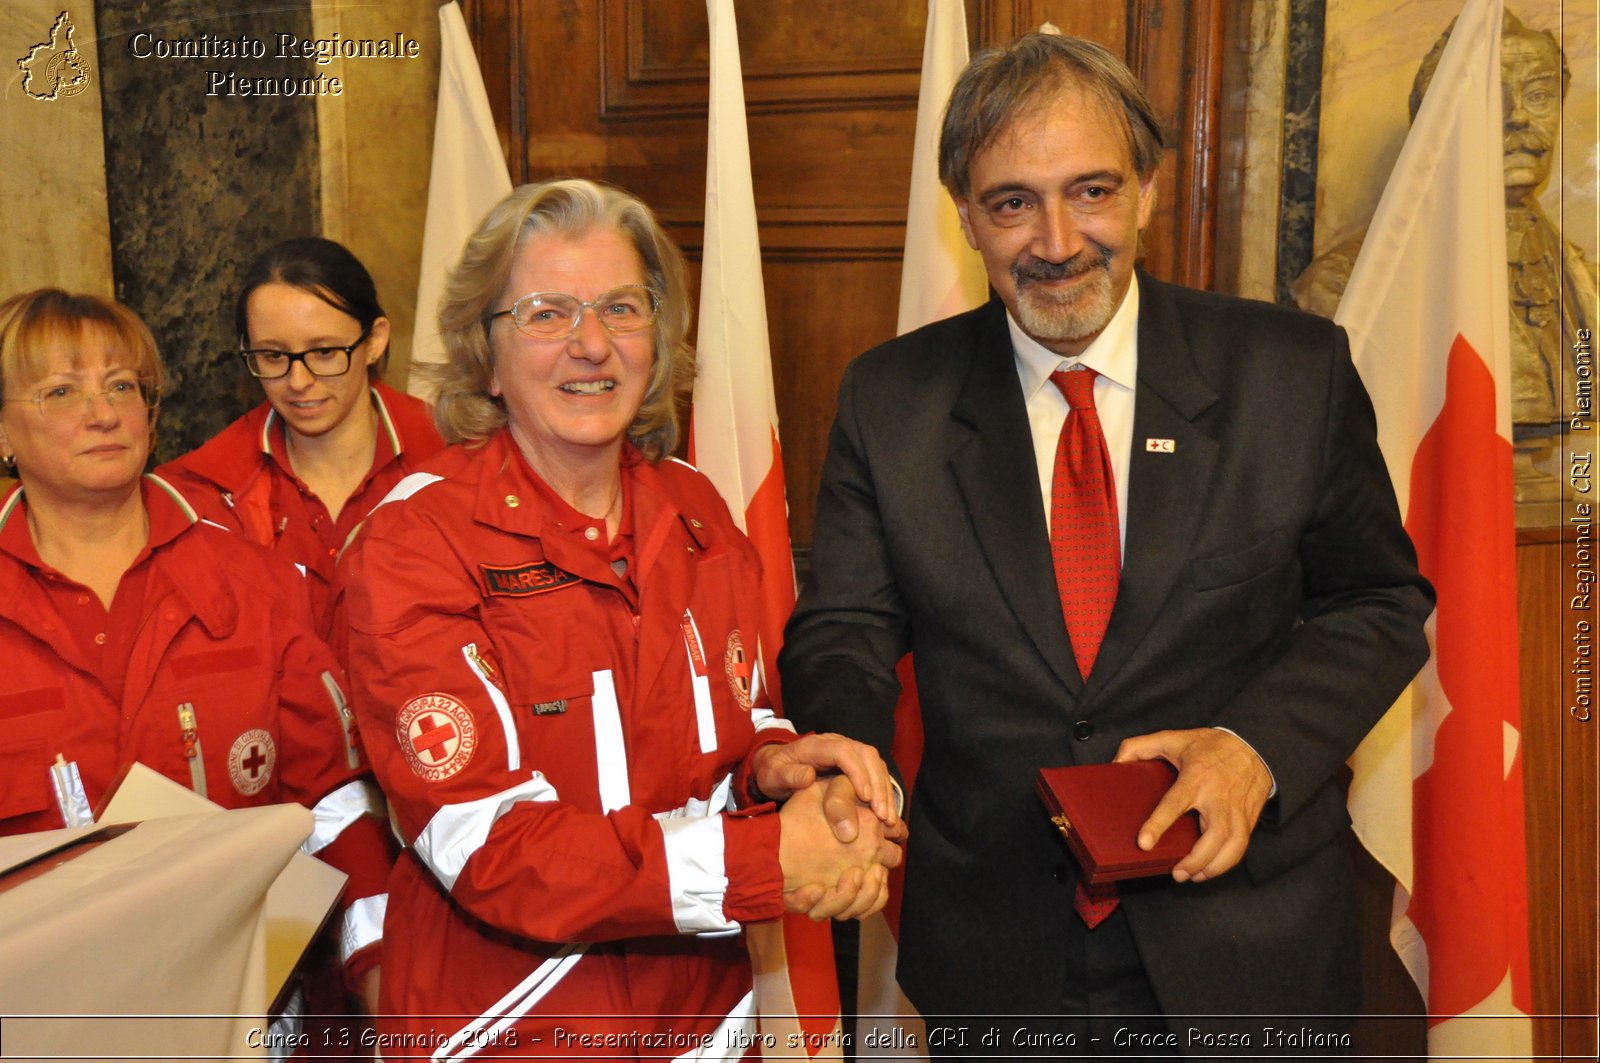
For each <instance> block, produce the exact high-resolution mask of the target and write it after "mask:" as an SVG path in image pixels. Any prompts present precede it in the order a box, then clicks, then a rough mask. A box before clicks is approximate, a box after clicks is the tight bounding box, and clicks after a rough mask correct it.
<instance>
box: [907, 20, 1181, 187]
mask: <svg viewBox="0 0 1600 1063" xmlns="http://www.w3.org/2000/svg"><path fill="white" fill-rule="evenodd" d="M1065 85H1072V86H1075V87H1077V88H1081V89H1083V90H1084V91H1086V92H1088V93H1089V94H1090V95H1091V96H1094V97H1095V98H1097V99H1099V100H1100V101H1101V102H1102V103H1104V104H1105V105H1106V108H1107V110H1108V111H1109V112H1110V113H1111V114H1113V115H1116V116H1118V117H1120V118H1121V120H1122V127H1123V132H1124V133H1125V135H1126V136H1127V138H1128V150H1129V152H1130V154H1131V155H1132V156H1133V168H1134V170H1135V171H1136V172H1137V173H1138V175H1139V177H1140V179H1141V180H1143V179H1146V178H1148V177H1149V176H1150V175H1151V174H1152V173H1154V172H1155V168H1156V165H1157V164H1158V163H1160V161H1161V152H1162V150H1163V149H1164V148H1165V147H1166V139H1165V137H1164V136H1163V135H1162V132H1161V123H1160V121H1159V120H1158V119H1157V118H1156V113H1155V108H1153V107H1152V106H1151V105H1150V100H1149V97H1147V96H1146V95H1145V91H1144V86H1142V85H1140V84H1139V79H1138V78H1136V77H1134V76H1133V71H1131V70H1129V69H1128V67H1127V65H1126V64H1125V63H1123V62H1122V60H1120V59H1118V58H1117V57H1116V56H1115V55H1113V54H1111V52H1109V51H1108V50H1106V49H1105V48H1104V47H1102V46H1100V45H1098V44H1096V43H1094V42H1093V41H1088V40H1084V39H1083V38H1081V37H1064V36H1061V35H1060V34H1054V33H1028V34H1024V35H1023V36H1021V37H1018V38H1017V39H1016V40H1014V41H1012V42H1011V43H1010V44H1008V45H1005V46H1004V47H1001V48H991V49H988V50H986V51H983V52H979V53H978V54H977V55H976V56H974V57H973V59H972V62H970V63H968V64H967V68H966V69H965V70H963V71H962V72H961V77H960V78H959V79H957V81H956V86H955V88H954V89H953V90H951V93H950V102H949V104H948V105H947V106H946V107H945V112H944V126H943V128H942V130H941V131H940V136H939V180H940V181H941V182H943V184H944V186H945V188H947V189H949V190H950V193H951V194H952V195H956V196H965V195H966V194H967V193H968V191H969V185H970V182H971V172H972V160H973V159H974V158H975V157H976V156H977V154H978V153H979V152H980V151H982V150H983V149H984V148H986V147H988V146H989V145H990V144H991V143H993V142H994V139H995V137H997V136H999V135H1000V132H1001V131H1002V130H1003V129H1005V127H1006V126H1007V125H1008V124H1009V123H1010V122H1011V119H1013V118H1014V117H1016V115H1017V113H1018V112H1019V111H1021V110H1022V109H1023V108H1024V107H1026V106H1027V105H1028V104H1029V103H1031V102H1032V101H1033V100H1034V99H1036V98H1037V97H1039V96H1040V95H1041V94H1043V93H1046V92H1054V91H1057V90H1059V89H1060V88H1062V87H1063V86H1065Z"/></svg>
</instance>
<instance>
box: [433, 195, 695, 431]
mask: <svg viewBox="0 0 1600 1063" xmlns="http://www.w3.org/2000/svg"><path fill="white" fill-rule="evenodd" d="M595 228H614V229H616V230H617V232H619V233H621V234H622V235H623V236H624V237H626V238H627V239H628V240H629V241H630V242H631V243H632V244H633V246H634V249H635V250H636V251H638V252H639V258H640V260H641V261H642V262H643V263H644V268H645V276H646V281H645V282H646V284H647V285H648V286H649V287H650V288H651V289H652V290H654V291H655V292H656V294H657V295H658V296H659V297H660V301H661V302H660V309H659V311H658V313H657V315H656V323H655V326H654V332H655V357H654V361H653V362H652V364H651V369H650V382H649V385H648V387H647V388H646V390H645V396H644V402H643V403H642V404H641V405H640V407H639V412H638V414H637V415H636V416H635V417H634V419H633V423H632V424H631V425H629V426H628V439H629V440H630V441H631V442H633V444H634V445H635V446H637V447H638V448H639V450H640V451H641V452H642V453H643V454H644V456H645V457H646V458H647V459H649V460H650V461H660V460H661V459H662V458H664V457H666V456H667V455H668V454H670V453H672V450H673V448H674V447H676V446H677V445H678V417H679V407H680V405H681V404H682V403H683V402H684V401H685V400H686V399H687V397H688V393H689V390H690V388H692V387H693V385H694V369H695V366H694V348H692V347H691V346H690V345H689V342H688V338H687V337H688V333H689V282H688V269H687V267H686V266H685V264H684V259H683V252H681V251H679V250H678V248H677V245H675V244H674V243H673V242H672V240H671V239H670V238H669V237H668V236H667V234H666V233H665V232H664V231H663V230H662V228H661V225H660V223H659V222H657V221H656V218H655V215H654V214H652V213H651V212H650V208H649V207H647V206H645V205H644V203H642V202H641V201H640V200H639V199H637V198H636V197H634V196H633V195H630V194H629V193H627V192H624V191H623V190H622V189H620V188H616V187H614V186H612V185H607V184H601V183H599V182H595V181H587V180H582V179H579V178H562V179H559V180H554V181H544V182H540V183H538V184H528V185H523V186H521V187H520V188H515V189H513V190H512V191H511V194H510V195H508V196H506V197H505V198H504V199H502V200H501V201H500V202H499V203H497V204H495V206H494V207H493V208H492V209H490V211H489V213H488V214H486V215H485V216H484V219H483V221H482V222H481V223H479V225H478V230H477V232H475V233H473V235H472V238H471V239H470V240H468V241H467V246H466V250H465V251H463V252H462V255H461V261H460V263H459V264H458V265H457V266H456V268H455V269H454V270H453V271H452V272H451V274H450V280H449V283H448V284H447V285H446V287H445V295H444V299H443V300H442V301H441V302H440V304H439V335H440V337H441V339H443V341H444V347H445V351H446V353H447V354H448V355H449V363H448V364H447V365H445V366H443V367H441V368H440V369H439V370H438V371H437V379H438V380H439V393H438V397H437V398H436V399H435V400H434V420H435V421H436V422H437V423H438V425H439V431H440V433H441V434H442V435H443V436H444V437H445V439H446V441H448V442H451V443H459V442H482V441H483V440H486V439H488V438H489V437H490V436H491V435H493V434H494V433H495V432H497V431H499V430H500V429H501V428H502V427H504V426H505V425H506V423H507V420H508V418H507V414H506V408H505V401H504V400H503V399H501V398H499V397H498V396H495V395H491V394H490V393H489V386H490V383H491V381H492V380H493V379H494V352H493V350H492V348H491V347H490V344H489V327H488V325H489V315H490V314H492V313H494V312H495V311H496V310H497V309H499V308H498V307H496V306H495V305H494V303H495V300H497V299H499V298H500V294H501V292H503V291H504V290H505V286H506V284H507V283H508V281H509V280H510V277H511V268H512V264H513V263H514V262H515V260H516V255H517V252H518V250H519V249H521V248H522V247H523V246H525V245H526V244H527V243H528V241H529V240H532V239H534V238H536V237H539V236H545V235H548V234H551V233H561V234H564V235H578V234H582V233H586V232H589V231H590V230H592V229H595Z"/></svg>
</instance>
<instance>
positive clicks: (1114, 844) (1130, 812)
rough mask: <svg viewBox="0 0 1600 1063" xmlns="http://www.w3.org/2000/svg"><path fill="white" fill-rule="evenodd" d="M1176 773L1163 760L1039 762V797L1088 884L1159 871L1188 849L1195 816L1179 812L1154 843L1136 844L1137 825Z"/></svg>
mask: <svg viewBox="0 0 1600 1063" xmlns="http://www.w3.org/2000/svg"><path fill="white" fill-rule="evenodd" d="M1177 777H1178V772H1177V770H1176V769H1175V768H1173V767H1172V765H1170V764H1168V763H1167V762H1166V761H1164V760H1135V761H1128V762H1127V763H1123V764H1079V765H1074V766H1071V767H1064V768H1041V769H1040V770H1039V779H1038V782H1037V783H1036V788H1037V790H1038V793H1039V800H1040V801H1042V802H1044V807H1045V809H1046V810H1047V811H1048V812H1049V813H1050V819H1051V822H1053V823H1054V824H1055V825H1056V826H1057V827H1058V828H1060V830H1061V835H1062V837H1064V838H1065V839H1066V840H1067V848H1069V849H1071V850H1072V856H1073V858H1074V859H1075V860H1077V861H1078V866H1079V867H1080V868H1082V869H1083V875H1084V879H1085V881H1087V882H1088V883H1089V884H1090V885H1095V886H1097V885H1100V884H1101V883H1103V882H1118V881H1121V880H1122V879H1129V878H1144V877H1147V876H1150V875H1164V874H1166V873H1168V872H1170V871H1171V870H1172V869H1173V867H1175V866H1176V865H1177V863H1178V861H1180V860H1182V859H1183V858H1184V857H1185V856H1187V855H1189V850H1190V849H1193V848H1194V843H1195V842H1196V841H1197V840H1199V837H1200V818H1199V816H1197V815H1196V814H1195V813H1194V812H1192V811H1191V812H1185V813H1184V814H1183V815H1182V816H1180V817H1179V818H1178V820H1177V822H1175V823H1174V824H1173V825H1172V826H1171V827H1169V828H1168V829H1167V832H1166V833H1165V834H1163V835H1162V836H1161V838H1160V840H1159V841H1157V842H1156V847H1155V848H1154V849H1152V850H1150V851H1149V852H1145V851H1144V850H1143V849H1140V848H1139V828H1140V827H1141V826H1142V825H1143V824H1144V821H1145V820H1146V819H1148V818H1149V816H1150V813H1151V812H1153V811H1155V807H1156V805H1157V804H1158V803H1159V802H1160V801H1161V798H1162V796H1163V795H1165V794H1166V792H1167V790H1168V788H1170V787H1171V786H1172V783H1173V781H1174V780H1175V779H1177Z"/></svg>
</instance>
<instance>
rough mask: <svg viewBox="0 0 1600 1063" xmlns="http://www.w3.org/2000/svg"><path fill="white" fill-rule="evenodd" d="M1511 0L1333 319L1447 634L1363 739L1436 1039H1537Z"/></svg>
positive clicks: (1441, 107) (1459, 53)
mask: <svg viewBox="0 0 1600 1063" xmlns="http://www.w3.org/2000/svg"><path fill="white" fill-rule="evenodd" d="M1502 17H1503V6H1502V3H1501V0H1467V2H1466V4H1465V6H1464V7H1463V9H1462V13H1461V16H1460V17H1459V18H1458V19H1457V21H1456V24H1455V28H1454V29H1453V30H1452V31H1451V34H1450V40H1449V43H1448V45H1447V46H1446V47H1445V49H1444V53H1443V55H1442V56H1441V57H1440V60H1439V66H1438V70H1437V72H1436V73H1435V74H1434V76H1433V80H1432V82H1431V83H1430V84H1429V87H1428V91H1427V94H1426V96H1424V98H1423V100H1422V106H1421V108H1420V109H1419V110H1418V112H1417V117H1416V121H1415V123H1414V124H1413V125H1412V128H1411V131H1410V133H1409V134H1408V135H1407V137H1406V142H1405V145H1404V147H1403V148H1402V149H1401V152H1400V157H1399V159H1398V160H1397V161H1396V162H1395V166H1394V171H1393V172H1392V173H1391V174H1390V177H1389V183H1388V185H1387V187H1386V188H1385V189H1384V193H1383V198H1382V199H1381V200H1380V201H1379V204H1378V210H1377V214H1376V215H1375V216H1374V217H1373V221H1372V226H1371V229H1370V230H1369V232H1368V235H1367V238H1366V241H1365V243H1364V244H1363V246H1362V249H1361V253H1360V255H1359V256H1358V257H1357V259H1356V263H1355V267H1354V269H1353V271H1352V272H1351V275H1350V282H1349V285H1348V286H1347V287H1346V289H1345V293H1344V297H1343V299H1342V301H1341V302H1340V304H1339V310H1338V313H1337V314H1336V315H1335V318H1334V319H1335V320H1336V321H1338V322H1339V323H1340V324H1342V325H1343V326H1344V327H1345V328H1346V329H1347V330H1348V331H1349V333H1350V343H1351V350H1352V353H1353V355H1354V357H1355V361H1356V367H1357V369H1358V370H1360V372H1361V376H1362V379H1363V380H1364V381H1365V383H1366V386H1367V391H1368V392H1369V393H1370V394H1371V395H1372V397H1373V404H1374V406H1375V407H1376V411H1377V417H1378V441H1379V444H1380V445H1381V447H1382V448H1383V454H1384V458H1385V460H1386V461H1387V463H1388V466H1389V473H1390V476H1391V478H1392V479H1393V481H1394V487H1395V492H1396V494H1397V496H1398V497H1399V500H1400V509H1401V512H1402V514H1403V515H1404V517H1405V523H1406V530H1407V531H1408V532H1409V533H1410V535H1411V538H1412V540H1413V542H1415V543H1416V546H1417V554H1418V559H1419V563H1420V565H1421V568H1422V573H1423V575H1425V576H1427V577H1428V579H1429V580H1431V581H1432V582H1433V585H1434V588H1435V590H1436V591H1437V592H1438V605H1437V607H1436V609H1435V611H1434V614H1433V616H1432V617H1431V618H1430V619H1429V620H1428V628H1427V630H1428V638H1429V643H1430V645H1431V646H1432V649H1433V654H1432V656H1431V657H1430V659H1429V661H1428V664H1427V665H1426V666H1425V667H1424V669H1423V671H1422V673H1421V675H1419V676H1418V677H1417V679H1416V680H1415V681H1414V682H1413V683H1412V684H1411V686H1410V687H1409V688H1408V689H1407V691H1406V693H1405V694H1404V695H1402V697H1401V700H1400V701H1399V702H1398V703H1397V704H1396V705H1395V707H1394V708H1393V709H1391V710H1390V712H1389V714H1388V715H1387V716H1385V717H1384V718H1383V720H1382V721H1381V722H1380V723H1379V724H1378V726H1377V727H1376V728H1374V730H1373V732H1372V734H1371V735H1369V736H1368V738H1367V740H1366V741H1365V742H1363V743H1362V745H1361V747H1360V748H1359V749H1358V750H1357V751H1356V755H1355V757H1354V758H1352V766H1353V767H1354V769H1355V776H1354V780H1353V782H1352V784H1351V791H1350V811H1351V817H1352V818H1353V819H1354V821H1355V825H1356V832H1357V834H1358V835H1359V836H1360V838H1361V840H1362V842H1363V843H1364V844H1365V845H1366V846H1367V848H1368V849H1369V850H1371V852H1372V853H1373V855H1374V856H1375V857H1376V858H1377V859H1378V860H1379V861H1380V862H1381V863H1382V864H1383V865H1384V866H1385V867H1387V868H1388V869H1389V870H1390V872H1391V873H1393V874H1394V876H1395V878H1396V880H1397V881H1398V883H1399V885H1398V887H1397V890H1396V897H1395V904H1394V914H1393V922H1392V926H1391V930H1390V939H1391V940H1392V941H1393V943H1394V945H1395V949H1396V951H1397V952H1398V953H1399V954H1400V958H1401V959H1402V960H1403V961H1404V962H1405V965H1406V967H1407V968H1408V969H1409V970H1410V972H1411V974H1412V977H1413V978H1415V980H1416V982H1417V985H1418V987H1419V988H1420V989H1421V991H1422V994H1423V996H1424V998H1425V999H1426V1001H1427V1008H1428V1046H1429V1052H1430V1054H1431V1055H1433V1056H1434V1057H1436V1058H1438V1057H1465V1056H1471V1057H1477V1058H1483V1057H1489V1056H1492V1057H1495V1058H1515V1059H1527V1058H1529V1057H1530V1055H1531V1051H1532V1023H1531V1021H1530V1020H1529V1019H1528V1017H1527V1016H1528V1014H1529V1013H1530V1012H1531V1011H1532V995H1531V989H1530V980H1529V960H1528V912H1527V871H1526V852H1525V841H1526V839H1525V828H1524V820H1523V792H1522V749H1521V737H1522V736H1521V727H1520V723H1521V700H1520V693H1519V689H1518V671H1517V666H1518V662H1517V609H1516V605H1517V603H1516V527H1515V513H1514V503H1513V490H1512V469H1511V457H1512V445H1511V438H1512V437H1511V399H1510V381H1511V343H1510V336H1509V332H1510V325H1509V320H1508V314H1509V310H1508V299H1507V293H1506V266H1505V262H1506V241H1505V183H1504V176H1503V174H1504V162H1503V153H1504V144H1503V137H1504V135H1503V126H1502V116H1501V97H1500V92H1501V88H1500V35H1501V24H1502Z"/></svg>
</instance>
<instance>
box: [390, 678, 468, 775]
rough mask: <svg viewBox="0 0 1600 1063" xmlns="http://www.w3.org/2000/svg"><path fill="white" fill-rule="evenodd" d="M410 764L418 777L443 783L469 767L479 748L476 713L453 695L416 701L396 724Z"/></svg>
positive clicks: (425, 697)
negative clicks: (474, 752) (474, 717)
mask: <svg viewBox="0 0 1600 1063" xmlns="http://www.w3.org/2000/svg"><path fill="white" fill-rule="evenodd" d="M394 733H395V737H396V738H398V739H399V740H400V751H401V752H402V753H404V754H405V757H406V763H407V764H409V765H411V770H412V771H413V772H415V773H416V774H417V775H418V777H420V778H422V779H424V780H426V781H428V782H443V781H444V780H445V779H448V778H450V777H451V776H453V775H455V774H456V773H457V772H459V771H460V770H461V769H462V768H465V767H466V766H467V762H468V761H470V760H471V759H472V751H473V750H475V749H477V748H478V730H477V727H476V725H475V724H473V722H472V713H471V712H469V711H468V710H467V707H466V706H465V705H463V704H461V702H459V701H457V700H456V699H455V698H453V697H451V696H450V695H449V694H424V695H422V696H421V697H420V698H412V699H411V700H410V701H408V702H406V703H405V707H404V708H402V709H401V710H400V715H399V716H398V717H396V718H395V721H394Z"/></svg>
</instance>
